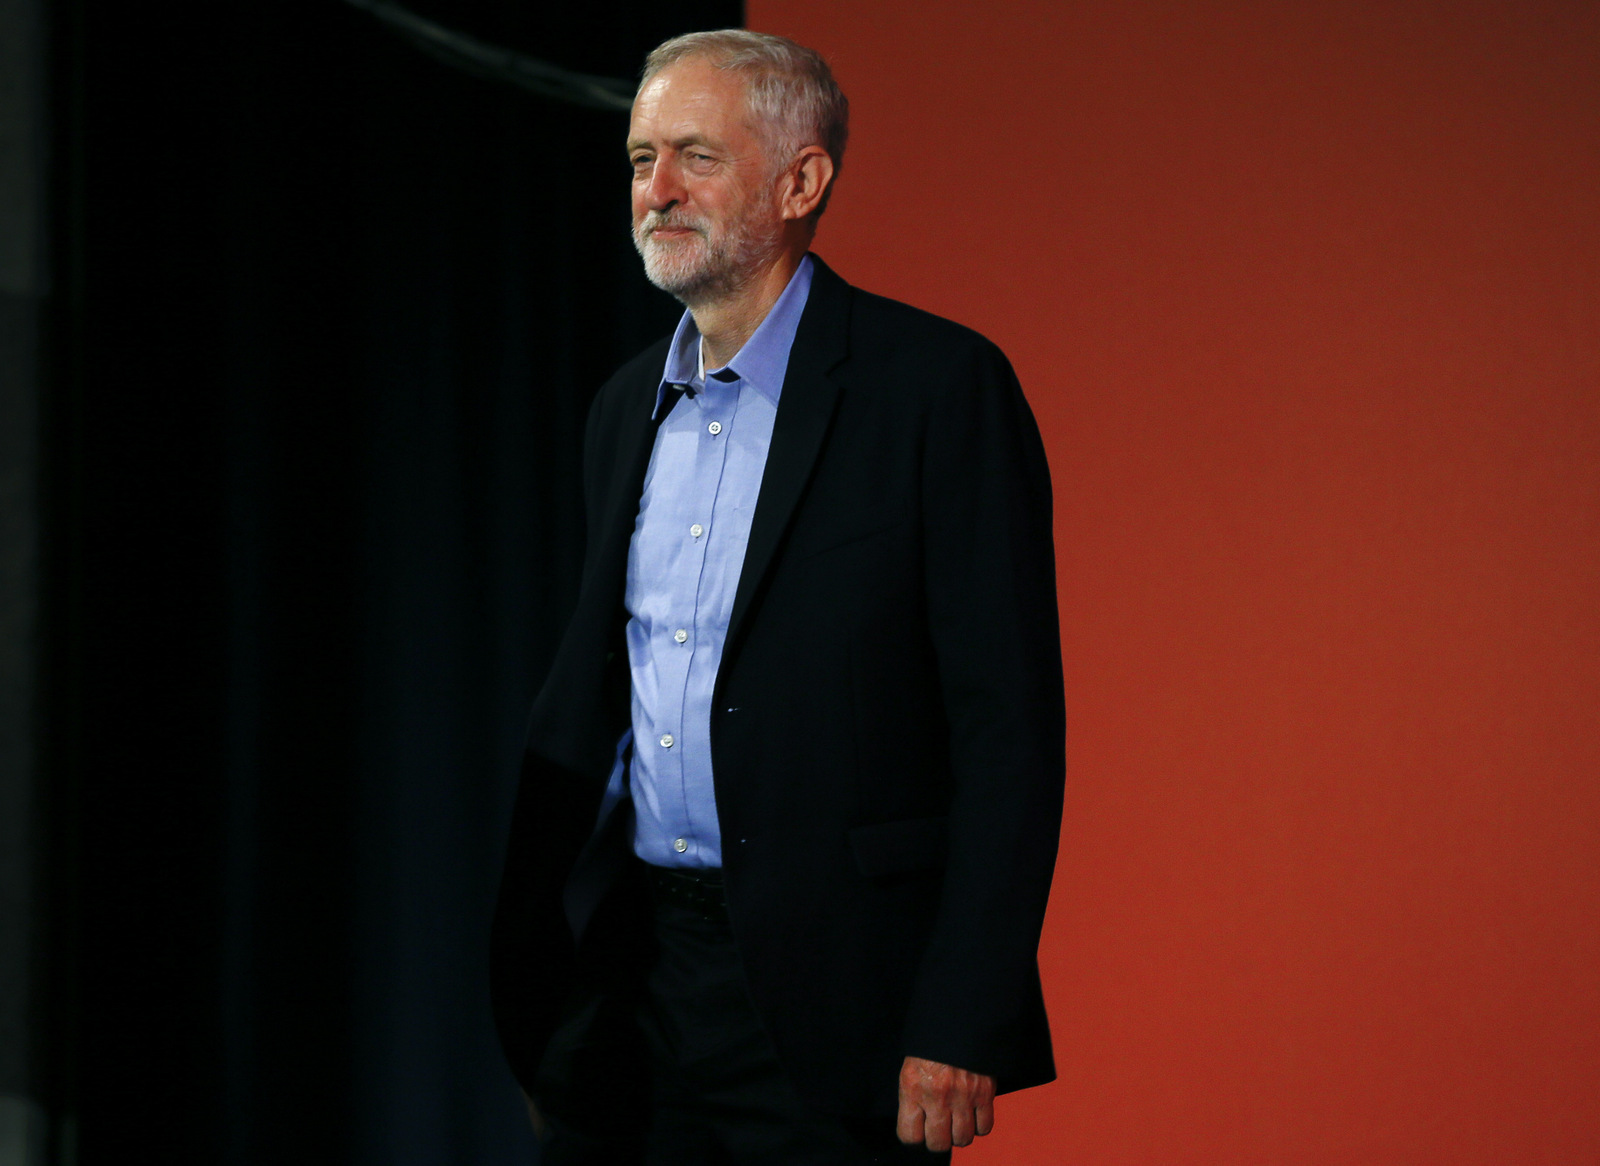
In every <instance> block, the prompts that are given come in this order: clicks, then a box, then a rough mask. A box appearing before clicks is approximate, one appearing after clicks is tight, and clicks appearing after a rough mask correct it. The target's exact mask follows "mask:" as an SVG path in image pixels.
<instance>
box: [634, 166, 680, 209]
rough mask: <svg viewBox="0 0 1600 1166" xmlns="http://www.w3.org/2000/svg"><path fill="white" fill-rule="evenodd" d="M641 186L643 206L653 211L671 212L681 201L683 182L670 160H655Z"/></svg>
mask: <svg viewBox="0 0 1600 1166" xmlns="http://www.w3.org/2000/svg"><path fill="white" fill-rule="evenodd" d="M643 185H644V190H643V194H644V202H645V205H646V206H647V207H649V208H650V209H651V210H653V211H666V210H671V209H672V208H673V207H674V206H676V205H677V204H679V203H681V202H682V201H683V198H684V191H683V182H682V180H681V177H680V176H679V174H678V167H677V166H676V165H675V164H674V163H673V161H672V160H671V159H670V158H657V159H656V160H655V164H654V165H652V166H651V167H650V176H649V177H648V178H646V179H645V180H644V184H643Z"/></svg>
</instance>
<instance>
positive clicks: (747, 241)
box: [633, 208, 783, 304]
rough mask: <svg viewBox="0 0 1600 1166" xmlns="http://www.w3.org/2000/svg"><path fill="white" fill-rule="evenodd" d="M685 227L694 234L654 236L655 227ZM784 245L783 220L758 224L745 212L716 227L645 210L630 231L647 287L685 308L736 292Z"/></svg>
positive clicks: (672, 213)
mask: <svg viewBox="0 0 1600 1166" xmlns="http://www.w3.org/2000/svg"><path fill="white" fill-rule="evenodd" d="M664 226H672V227H687V228H688V229H689V230H691V231H693V232H694V234H693V235H692V236H690V237H688V238H684V239H677V240H673V241H671V242H666V241H662V240H659V239H657V238H656V237H655V234H654V232H655V230H656V229H657V228H658V227H664ZM782 243H783V220H782V219H779V218H776V217H774V218H772V219H770V220H768V221H765V222H763V221H758V220H757V219H756V216H754V215H752V214H750V213H749V210H748V208H745V209H744V210H742V211H741V213H740V214H739V215H738V217H737V218H734V219H732V220H730V221H729V222H728V223H727V224H725V225H724V226H722V227H721V228H720V229H719V228H717V227H715V226H713V224H712V223H711V222H710V220H708V219H705V218H700V217H697V216H691V215H688V214H685V213H683V212H681V211H670V212H668V213H666V214H663V213H661V212H660V211H649V212H647V213H646V214H645V215H644V217H643V218H641V219H640V220H639V221H638V222H637V223H635V224H634V227H633V245H634V247H635V249H637V250H638V252H639V254H640V256H641V257H642V258H643V259H644V273H645V276H646V277H647V278H648V279H649V280H650V282H651V283H653V284H655V285H656V286H657V287H658V288H660V289H661V290H662V291H664V292H667V293H668V294H669V295H672V296H674V297H675V298H677V299H678V300H680V301H681V302H683V303H685V304H690V303H701V302H704V301H707V300H712V299H717V298H720V297H722V296H724V295H727V294H729V293H731V292H735V291H737V290H739V289H740V288H741V287H742V286H743V285H744V284H745V282H746V281H747V280H749V279H750V278H751V277H752V276H754V275H755V274H756V273H757V272H758V271H759V270H760V269H761V268H762V267H763V266H764V265H765V261H766V260H767V259H770V258H771V257H772V256H773V255H775V254H776V253H777V252H778V250H779V249H780V247H781V246H782Z"/></svg>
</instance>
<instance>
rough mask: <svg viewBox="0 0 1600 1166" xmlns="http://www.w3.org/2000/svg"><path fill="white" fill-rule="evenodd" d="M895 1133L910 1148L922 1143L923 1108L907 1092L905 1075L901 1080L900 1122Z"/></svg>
mask: <svg viewBox="0 0 1600 1166" xmlns="http://www.w3.org/2000/svg"><path fill="white" fill-rule="evenodd" d="M895 1132H896V1133H897V1134H899V1135H900V1140H901V1141H902V1142H904V1143H905V1144H906V1145H908V1146H915V1145H916V1144H917V1143H919V1142H921V1141H922V1133H923V1120H922V1106H921V1105H920V1104H918V1102H917V1101H916V1100H915V1099H914V1098H912V1097H911V1096H910V1094H909V1093H908V1092H907V1090H906V1083H905V1075H904V1074H901V1080H900V1120H899V1122H898V1123H897V1124H896V1126H895Z"/></svg>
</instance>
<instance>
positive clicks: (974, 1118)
mask: <svg viewBox="0 0 1600 1166" xmlns="http://www.w3.org/2000/svg"><path fill="white" fill-rule="evenodd" d="M993 1128H994V1078H992V1077H986V1076H984V1075H983V1074H981V1073H969V1072H967V1071H966V1070H965V1069H957V1068H954V1067H952V1066H950V1065H943V1064H940V1063H939V1062H937V1061H926V1060H923V1059H922V1058H920V1057H907V1058H906V1059H905V1063H904V1064H903V1065H902V1066H901V1068H900V1118H899V1123H898V1127H897V1132H898V1133H899V1135H900V1140H901V1141H902V1142H905V1143H907V1144H908V1145H916V1144H917V1143H919V1142H921V1143H923V1144H925V1145H926V1146H927V1147H928V1149H930V1150H933V1151H936V1152H943V1151H945V1150H948V1149H950V1148H951V1147H952V1146H966V1145H970V1144H971V1143H972V1139H973V1138H974V1137H975V1136H982V1135H984V1134H987V1133H988V1132H989V1131H990V1130H992V1129H993Z"/></svg>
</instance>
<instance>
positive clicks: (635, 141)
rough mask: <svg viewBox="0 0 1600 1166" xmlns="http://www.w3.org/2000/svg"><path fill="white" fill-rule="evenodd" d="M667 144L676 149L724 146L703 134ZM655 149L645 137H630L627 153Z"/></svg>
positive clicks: (718, 147)
mask: <svg viewBox="0 0 1600 1166" xmlns="http://www.w3.org/2000/svg"><path fill="white" fill-rule="evenodd" d="M667 146H668V147H669V148H671V149H674V150H682V149H684V148H685V147H686V146H705V147H706V148H707V149H711V150H720V149H722V148H723V147H722V146H721V145H720V144H719V143H717V142H714V141H712V140H711V139H710V138H707V137H704V136H703V135H701V134H687V135H685V136H684V137H681V138H674V139H673V140H672V141H670V142H668V143H667ZM653 149H655V146H654V145H653V144H652V143H651V142H648V141H645V140H644V139H641V138H630V139H628V146H627V153H629V154H631V153H633V152H634V151H635V150H653Z"/></svg>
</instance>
